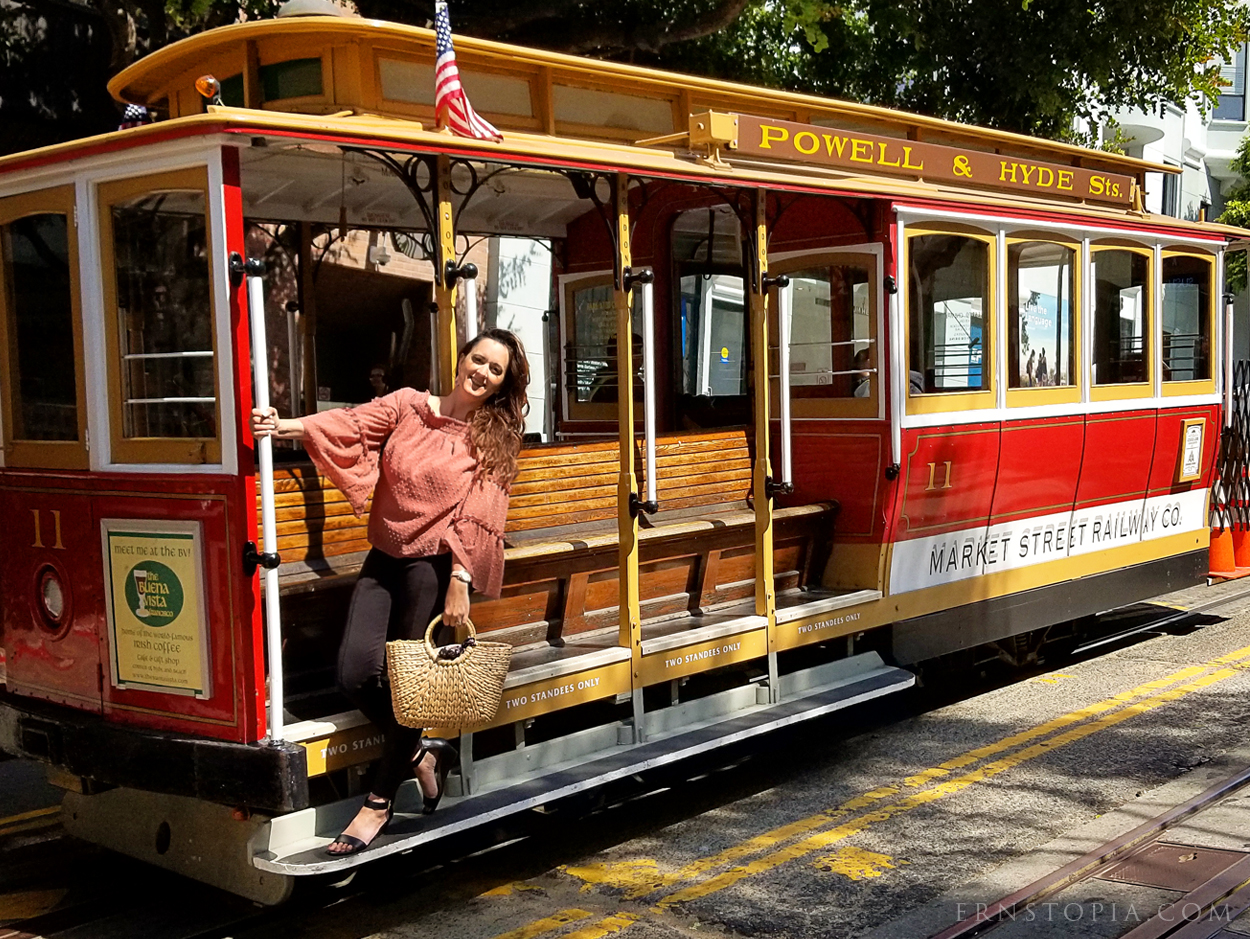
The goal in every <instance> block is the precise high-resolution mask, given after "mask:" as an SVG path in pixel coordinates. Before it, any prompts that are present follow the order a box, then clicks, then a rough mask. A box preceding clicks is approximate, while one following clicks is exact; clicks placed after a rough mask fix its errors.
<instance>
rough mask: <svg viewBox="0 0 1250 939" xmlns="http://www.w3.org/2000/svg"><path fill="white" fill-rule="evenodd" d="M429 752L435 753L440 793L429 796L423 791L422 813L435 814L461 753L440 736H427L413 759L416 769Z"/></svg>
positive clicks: (435, 773)
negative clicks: (448, 776) (448, 777)
mask: <svg viewBox="0 0 1250 939" xmlns="http://www.w3.org/2000/svg"><path fill="white" fill-rule="evenodd" d="M427 753H431V754H433V755H434V776H435V778H436V779H437V780H438V795H435V796H427V795H426V794H425V793H424V792H423V793H421V814H422V815H433V814H434V810H435V809H436V808H438V803H439V802H440V801H441V800H442V798H443V793H444V792H445V791H446V790H447V774H448V773H450V772H451V771H452V770H453V769H455V768H456V767H457V766H459V765H460V754H459V753H458V752H456V748H455V747H453V746H452V745H451V744H450V743H448V742H447V741H446V740H443V739H441V738H439V737H433V738H426V739H423V740H422V741H421V749H420V750H419V751H418V753H417V758H416V759H415V760H413V761H412V765H413V768H414V769H415V768H416V766H417V764H418V763H420V762H421V761H422V760H424V759H425V755H426V754H427Z"/></svg>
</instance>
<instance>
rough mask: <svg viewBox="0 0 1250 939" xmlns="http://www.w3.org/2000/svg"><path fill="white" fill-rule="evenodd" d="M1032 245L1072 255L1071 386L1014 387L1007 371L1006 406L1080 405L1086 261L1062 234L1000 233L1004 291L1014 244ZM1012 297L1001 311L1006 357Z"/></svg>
mask: <svg viewBox="0 0 1250 939" xmlns="http://www.w3.org/2000/svg"><path fill="white" fill-rule="evenodd" d="M1033 242H1044V243H1046V244H1054V245H1060V246H1061V247H1064V248H1069V249H1071V250H1072V251H1073V252H1074V255H1073V290H1072V335H1073V340H1074V351H1073V358H1072V377H1073V384H1071V385H1066V386H1063V387H1060V388H1013V387H1011V381H1010V380H1009V378H1008V375H1007V372H1006V371H1004V372H1003V383H1004V385H1005V387H1006V392H1007V407H1009V408H1021V407H1036V406H1042V405H1048V404H1080V403H1081V401H1082V400H1084V398H1083V395H1084V392H1085V384H1086V374H1085V367H1084V362H1085V344H1084V339H1085V318H1084V313H1085V303H1084V298H1085V258H1084V257H1083V251H1082V245H1081V242H1080V241H1079V240H1077V239H1075V238H1069V237H1065V236H1064V235H1063V234H1059V233H1056V232H1043V231H1029V230H1019V231H1012V232H1005V233H1004V234H1003V246H1004V247H1003V258H1004V265H1005V266H1004V269H1003V278H1004V284H1005V289H1007V290H1010V289H1011V252H1010V248H1011V246H1012V245H1013V244H1029V243H1033ZM1010 310H1011V298H1010V297H1006V305H1005V306H1004V307H1003V311H1002V327H1003V335H1004V338H1005V340H1006V342H1005V344H1004V347H1003V348H1004V349H1005V350H1006V352H1005V355H1006V356H1007V357H1008V358H1010V355H1011V348H1010V340H1011V324H1010V323H1009V322H1008V321H1007V319H1008V317H1009V316H1010ZM1005 365H1006V368H1008V369H1009V368H1011V365H1012V363H1011V362H1006V363H1005Z"/></svg>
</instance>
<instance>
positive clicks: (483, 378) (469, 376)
mask: <svg viewBox="0 0 1250 939" xmlns="http://www.w3.org/2000/svg"><path fill="white" fill-rule="evenodd" d="M507 377H508V347H507V346H505V345H504V344H503V343H501V342H496V341H495V340H494V339H482V340H480V341H479V342H478V343H477V344H476V345H474V346H473V348H472V349H470V350H469V351H468V352H466V353H465V356H464V358H462V359H461V360H460V367H459V369H458V370H457V372H456V387H457V388H458V389H459V390H460V391H462V392H463V393H464V394H465V396H467V397H468V398H470V399H471V400H473V401H474V402H476V403H477V404H482V403H483V402H485V401H488V400H490V397H491V395H493V394H494V393H495V392H496V391H498V390H499V389H500V387H502V385H503V383H504V379H505V378H507Z"/></svg>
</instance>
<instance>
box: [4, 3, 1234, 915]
mask: <svg viewBox="0 0 1250 939" xmlns="http://www.w3.org/2000/svg"><path fill="white" fill-rule="evenodd" d="M459 61H460V65H461V69H462V77H463V82H464V85H465V88H466V89H467V91H468V93H469V95H470V97H471V98H472V100H473V102H474V104H475V106H476V108H477V110H478V111H479V112H481V113H482V114H483V115H484V116H485V117H486V118H487V119H488V120H489V121H491V122H492V123H494V124H495V125H496V126H497V127H499V128H500V129H501V130H502V140H501V141H498V142H495V141H480V140H470V139H462V138H458V137H453V136H450V135H448V134H446V133H442V132H440V131H439V130H438V129H437V127H436V126H435V122H434V112H433V94H434V91H433V80H432V76H433V63H434V36H433V34H432V33H431V32H430V31H428V30H423V29H417V28H411V27H405V26H397V25H392V24H386V23H379V22H371V21H364V20H360V19H356V18H350V17H336V16H307V17H286V18H278V19H275V20H271V21H261V22H252V23H247V24H242V25H236V26H230V27H225V28H222V29H217V30H212V31H210V32H207V33H204V34H202V35H199V36H196V37H193V38H191V39H188V40H185V41H183V42H180V43H177V44H175V45H173V46H170V47H168V48H166V49H163V50H161V51H159V52H157V53H154V54H153V55H150V56H148V57H147V58H145V59H143V60H142V61H140V62H139V63H137V64H135V65H133V66H131V67H130V68H128V69H127V70H126V71H124V72H122V73H121V74H120V75H119V76H117V78H116V79H115V80H114V82H113V84H112V86H111V90H112V92H113V94H114V95H115V96H116V97H117V98H118V99H119V100H122V101H126V102H130V103H135V104H141V105H144V106H146V107H147V108H149V109H150V110H151V111H153V112H154V113H155V114H156V115H157V116H158V117H159V119H158V120H156V121H155V122H154V123H151V124H148V125H145V126H140V127H134V128H130V129H126V130H123V131H119V132H117V133H114V134H107V135H104V136H101V137H96V138H91V139H86V140H80V141H75V142H72V143H68V144H63V145H59V146H54V147H48V148H45V149H42V150H37V151H33V152H29V153H22V154H17V155H14V156H11V157H7V158H4V159H3V160H0V375H3V381H2V382H0V414H2V417H3V440H2V443H3V451H2V462H0V556H2V557H3V558H4V562H3V565H2V567H0V609H2V611H3V653H4V660H3V661H4V691H3V694H2V695H0V746H2V747H3V748H4V749H5V750H7V751H9V752H11V753H15V754H20V755H23V756H27V757H32V758H36V759H40V760H43V761H45V762H47V763H48V764H49V766H50V774H51V778H53V779H54V780H55V781H56V782H58V784H60V785H62V786H64V787H65V788H66V789H67V790H68V794H67V796H66V798H67V800H68V807H69V809H70V811H67V812H66V818H67V822H66V824H67V827H68V829H69V830H70V832H71V833H73V834H76V835H79V836H81V837H84V838H87V839H89V840H93V841H96V842H98V843H101V844H104V845H108V846H110V847H113V848H115V849H117V850H120V851H123V852H126V853H129V854H131V855H134V856H136V857H139V858H143V859H146V860H149V861H152V862H153V863H157V864H162V865H165V866H168V867H170V868H173V869H175V870H179V871H182V872H184V873H186V874H188V875H190V876H194V877H198V878H201V879H203V880H205V881H208V882H211V883H216V884H219V885H221V886H224V887H227V888H228V889H231V890H234V891H236V892H239V893H241V894H244V895H246V896H250V897H253V898H255V899H257V900H259V901H262V902H266V903H274V902H279V901H281V900H282V899H284V898H285V897H286V896H287V895H288V893H289V891H290V889H291V887H292V884H293V883H294V881H295V879H296V878H298V877H300V876H303V875H310V874H321V873H333V872H337V871H340V870H343V869H345V868H348V867H351V866H354V865H356V864H360V863H364V862H366V861H368V860H370V859H373V858H378V857H383V856H386V855H388V854H393V853H395V852H398V851H405V850H409V849H412V848H414V847H418V846H420V845H429V844H431V843H432V842H435V841H437V839H438V838H440V837H442V836H443V835H446V834H449V833H453V832H458V831H463V830H465V829H467V828H471V827H473V826H475V825H482V824H486V823H488V822H491V821H492V820H495V819H498V818H501V817H504V816H507V815H509V814H511V813H516V812H519V811H522V810H524V809H527V808H530V807H532V806H535V805H540V804H543V803H545V802H551V801H554V800H558V799H560V798H563V797H565V796H568V795H571V794H573V793H576V792H579V791H582V790H586V789H590V788H593V787H595V786H598V785H602V784H604V783H606V782H609V781H611V780H613V779H617V778H621V777H624V776H627V775H630V774H632V773H636V772H639V771H640V770H644V769H647V768H649V767H655V766H659V765H662V764H664V763H666V762H672V761H675V760H680V759H682V758H684V757H686V756H688V755H691V754H695V753H699V752H703V751H706V750H710V749H712V748H715V747H718V746H722V745H725V744H728V743H732V742H735V741H740V740H742V739H744V738H746V737H747V736H748V735H750V734H758V733H762V732H766V731H768V730H771V729H775V728H778V727H782V726H786V725H790V724H794V723H796V722H799V721H803V720H805V719H809V718H812V717H816V716H818V715H823V714H828V713H830V712H832V711H835V710H837V709H839V708H844V707H847V706H849V705H851V704H855V703H858V702H862V701H866V700H869V699H872V698H874V697H877V696H881V695H885V694H889V693H892V692H895V691H899V690H902V689H904V688H907V687H909V686H910V685H911V684H912V683H913V681H914V674H913V672H912V671H911V670H909V666H912V665H914V664H916V663H918V662H921V661H924V660H927V659H932V658H934V657H937V656H940V655H942V654H945V653H949V652H952V651H956V650H961V649H970V648H973V647H978V646H983V645H985V644H987V643H1002V644H1007V645H1009V646H1011V647H1012V648H1014V647H1015V646H1016V645H1019V644H1021V643H1024V644H1025V645H1027V643H1028V641H1036V640H1037V639H1039V638H1040V637H1042V636H1043V635H1044V632H1043V631H1044V630H1046V629H1048V628H1051V627H1055V626H1056V625H1058V624H1062V623H1066V622H1071V621H1073V620H1076V619H1078V618H1080V617H1083V616H1086V615H1088V614H1091V613H1095V612H1098V611H1101V610H1104V609H1108V608H1111V607H1115V606H1118V605H1122V604H1125V603H1129V602H1133V601H1136V600H1139V599H1142V598H1145V597H1149V596H1152V595H1157V594H1160V593H1163V592H1165V591H1168V590H1170V589H1175V588H1179V587H1181V586H1185V585H1189V584H1193V583H1196V582H1198V581H1200V580H1201V579H1202V578H1203V577H1204V576H1205V573H1206V570H1207V549H1208V543H1209V532H1208V522H1207V512H1208V492H1209V487H1210V484H1211V482H1212V475H1213V464H1214V462H1215V454H1216V450H1217V442H1218V439H1219V436H1220V431H1221V427H1222V425H1223V414H1224V411H1223V410H1222V396H1223V395H1224V394H1225V393H1226V392H1227V390H1228V388H1229V385H1230V384H1231V382H1230V379H1229V377H1228V374H1227V369H1228V366H1229V361H1230V360H1229V351H1228V350H1229V341H1228V340H1229V334H1230V330H1231V323H1230V322H1229V321H1227V320H1226V315H1227V314H1225V313H1224V312H1223V311H1222V310H1221V307H1220V306H1219V304H1218V303H1217V298H1218V297H1219V296H1220V285H1221V283H1222V281H1223V270H1222V267H1223V258H1224V252H1225V250H1226V248H1227V246H1228V245H1229V244H1230V243H1231V242H1232V241H1234V240H1235V239H1236V238H1238V237H1239V236H1240V235H1241V234H1243V233H1241V232H1239V231H1237V230H1233V229H1229V228H1224V227H1221V226H1218V225H1212V224H1205V223H1194V222H1187V221H1182V220H1177V219H1174V218H1168V217H1162V216H1155V215H1151V214H1149V213H1147V212H1145V211H1144V210H1143V208H1142V191H1143V186H1144V184H1145V178H1146V174H1148V173H1152V172H1157V173H1166V172H1172V171H1173V170H1172V168H1170V167H1165V166H1155V165H1151V164H1148V163H1144V162H1142V161H1140V160H1136V159H1130V158H1127V157H1123V156H1118V155H1113V154H1110V153H1102V152H1096V151H1090V150H1084V149H1080V148H1077V147H1073V146H1069V145H1066V144H1059V143H1054V142H1050V141H1043V140H1036V139H1030V138H1025V137H1021V136H1017V135H1012V134H1007V133H1003V132H998V131H990V130H984V129H979V128H973V127H966V126H961V125H957V124H953V123H949V122H944V121H940V120H935V119H930V118H925V117H918V116H915V115H909V114H903V113H898V112H894V111H888V110H885V109H881V108H875V107H868V106H863V105H856V104H850V103H846V102H839V101H831V100H826V99H821V98H816V97H811V96H804V95H798V94H791V93H786V92H780V91H772V90H766V89H758V88H748V87H744V86H740V85H734V84H729V83H725V82H717V81H713V80H710V79H701V78H692V77H689V76H681V75H674V74H668V73H663V72H657V71H651V70H647V69H642V68H635V67H632V66H627V65H620V64H615V63H607V62H595V61H586V60H581V59H576V58H571V57H567V56H561V55H555V54H550V53H543V52H536V51H533V50H528V49H522V48H517V47H512V46H505V45H500V44H496V43H488V42H480V41H474V40H467V39H466V40H462V41H461V42H460V49H459ZM205 76H211V77H212V78H213V80H212V81H203V82H200V85H199V87H198V88H197V80H198V79H201V78H204V77H205ZM202 90H203V91H206V92H207V93H208V95H209V97H207V98H206V97H205V95H204V94H202V93H201V91H202ZM249 314H250V315H249ZM485 326H501V327H506V328H509V329H512V330H514V331H515V332H517V333H518V334H519V335H520V336H521V337H522V339H523V340H524V342H525V344H526V347H527V349H528V352H529V357H530V362H531V367H532V371H533V374H534V376H535V378H534V381H533V383H532V385H531V388H530V395H531V405H532V407H531V412H530V415H529V418H528V424H527V431H528V434H527V442H526V446H525V449H524V450H523V452H522V455H521V460H520V463H521V474H520V476H519V478H518V479H517V482H516V485H515V487H514V489H513V494H512V499H511V503H510V510H509V515H508V549H507V562H506V571H505V587H504V591H503V595H502V597H501V598H499V599H494V600H480V601H477V602H475V603H474V606H473V619H474V622H475V623H476V625H477V628H478V630H479V632H480V633H482V634H484V635H486V636H487V637H489V638H492V639H497V640H500V641H505V642H509V643H511V644H512V645H513V646H514V648H515V654H514V657H513V664H512V671H511V672H510V674H509V677H508V680H507V684H506V687H505V691H504V700H503V702H502V704H501V707H500V710H499V713H498V715H497V716H496V718H495V719H494V720H493V721H491V722H489V723H488V724H486V725H483V726H477V727H458V728H442V729H440V730H439V731H438V732H439V733H440V734H442V735H444V736H455V737H458V738H459V742H460V749H461V752H462V754H463V755H464V758H463V761H462V767H461V770H460V772H459V774H458V775H456V776H454V777H453V791H452V795H453V796H455V798H452V799H449V800H448V802H449V803H450V805H449V806H447V803H444V805H445V806H447V807H445V808H444V809H442V810H440V812H439V813H438V814H437V815H435V816H431V817H430V818H428V819H425V818H422V817H421V816H420V815H419V814H416V813H415V807H416V806H417V805H419V795H417V794H416V793H415V791H409V790H408V789H407V788H406V789H405V790H403V791H402V792H401V796H400V803H399V814H400V816H401V819H400V821H399V822H398V823H397V824H396V825H395V826H393V828H392V829H390V830H388V833H387V834H386V835H384V836H381V837H380V838H379V839H378V841H377V842H376V844H375V845H373V846H371V848H370V849H369V850H368V851H367V852H364V853H362V854H359V855H353V856H350V857H342V858H330V857H328V856H326V855H325V854H324V852H322V851H321V850H320V849H321V848H323V847H324V845H325V844H326V843H327V842H328V841H329V840H330V839H331V838H332V837H333V836H334V835H335V834H337V833H338V831H340V830H341V828H342V827H343V824H344V823H345V821H346V819H347V818H348V817H350V815H351V814H353V813H354V812H355V809H356V806H357V805H358V802H359V794H360V793H361V792H362V791H363V786H364V785H365V783H364V780H365V779H366V771H367V768H368V765H369V763H370V761H371V760H373V759H375V758H376V757H377V755H378V752H379V743H380V741H379V737H378V733H377V731H376V730H375V729H374V728H372V727H370V726H369V725H368V723H367V722H366V721H365V720H364V718H363V717H362V716H361V715H360V714H359V713H357V712H355V711H352V710H351V709H350V707H348V706H347V705H346V704H345V701H344V699H343V698H342V697H341V696H340V694H339V692H338V691H337V690H336V688H335V687H334V676H333V666H334V661H335V654H334V652H335V648H336V645H337V641H338V635H339V631H340V630H341V627H342V623H343V615H344V610H345V604H346V600H347V597H348V595H349V592H350V588H351V585H352V583H353V579H354V577H355V574H356V572H357V570H358V569H359V565H360V563H361V561H362V559H363V556H364V553H365V552H366V551H367V549H368V544H367V542H366V538H365V529H366V520H365V519H360V518H357V517H356V516H355V515H354V514H353V513H352V511H351V509H350V507H349V506H348V504H347V502H346V500H345V498H344V497H343V496H342V495H341V494H340V493H338V492H337V491H336V490H335V489H334V488H333V486H332V485H330V484H329V483H328V482H327V481H326V480H325V479H324V478H323V477H322V476H320V475H319V474H318V472H317V471H316V469H315V468H314V467H313V465H312V464H311V462H310V461H308V459H307V458H306V456H305V454H304V453H303V452H302V451H300V450H299V449H298V448H297V447H296V446H294V445H291V444H289V442H287V443H278V444H275V445H274V448H273V452H272V455H271V456H264V458H263V459H261V460H260V464H261V466H260V468H259V469H258V459H257V452H256V448H254V441H253V440H252V439H251V437H250V435H249V434H248V432H247V416H248V414H249V413H250V411H251V408H252V407H253V404H254V402H256V401H264V400H270V401H272V402H273V403H274V404H275V405H276V406H277V407H278V408H279V409H280V411H281V413H282V414H283V415H284V416H300V415H303V414H309V413H315V412H316V411H318V410H321V409H324V408H327V407H336V406H341V405H350V404H353V403H359V402H363V401H367V400H369V399H370V398H372V397H373V396H374V395H376V394H378V393H380V392H381V391H384V390H385V389H386V388H394V387H398V386H400V385H410V386H413V387H417V388H421V389H429V390H432V391H435V392H437V391H438V390H439V389H440V388H445V387H447V383H448V382H449V379H450V374H451V369H452V366H453V363H454V355H455V350H456V348H457V346H458V344H459V342H460V341H462V340H463V339H464V338H465V337H466V336H469V335H472V334H474V333H475V332H476V331H477V330H478V329H479V328H482V327H485ZM254 376H255V379H254ZM262 535H264V536H266V537H262ZM1022 637H1032V639H1031V640H1030V639H1026V638H1022ZM405 800H407V802H405ZM405 808H412V809H413V813H412V814H411V815H406V813H405ZM431 850H433V849H431Z"/></svg>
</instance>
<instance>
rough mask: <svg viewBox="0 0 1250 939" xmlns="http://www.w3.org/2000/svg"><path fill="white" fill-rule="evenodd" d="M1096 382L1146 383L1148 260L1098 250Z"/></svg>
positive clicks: (1095, 341) (1142, 256)
mask: <svg viewBox="0 0 1250 939" xmlns="http://www.w3.org/2000/svg"><path fill="white" fill-rule="evenodd" d="M1093 267H1094V384H1095V385H1117V384H1123V383H1126V382H1144V381H1146V380H1147V376H1148V374H1149V372H1148V371H1147V363H1148V362H1149V360H1150V341H1149V338H1148V337H1149V330H1150V313H1149V311H1150V286H1149V282H1148V271H1149V269H1150V262H1149V259H1148V258H1147V257H1146V256H1145V255H1143V254H1137V253H1135V252H1132V251H1097V252H1095V253H1094V265H1093Z"/></svg>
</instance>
